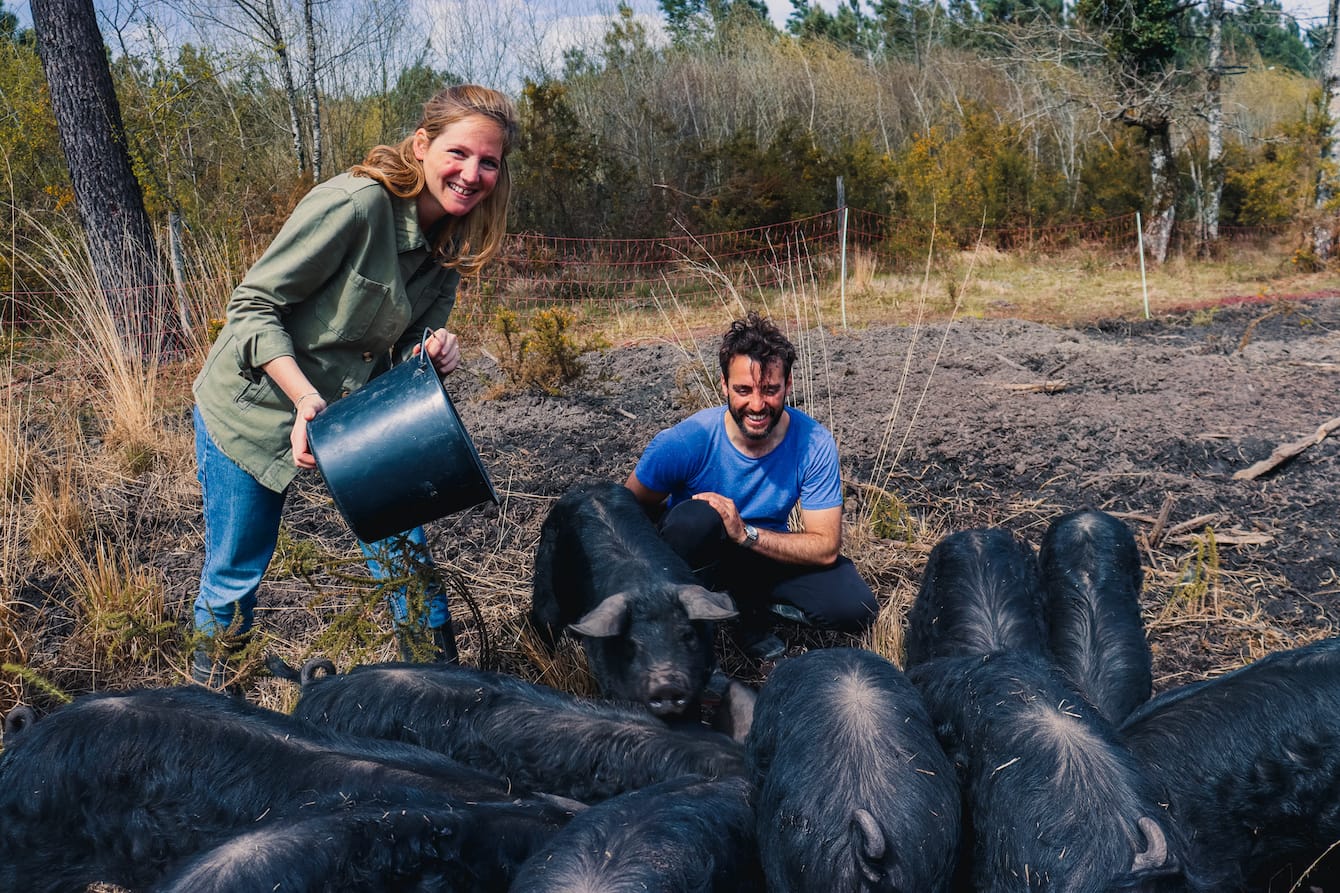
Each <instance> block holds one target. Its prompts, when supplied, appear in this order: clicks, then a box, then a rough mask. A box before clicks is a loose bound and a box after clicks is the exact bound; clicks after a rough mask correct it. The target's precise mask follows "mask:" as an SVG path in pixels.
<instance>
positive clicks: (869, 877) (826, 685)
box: [746, 648, 959, 893]
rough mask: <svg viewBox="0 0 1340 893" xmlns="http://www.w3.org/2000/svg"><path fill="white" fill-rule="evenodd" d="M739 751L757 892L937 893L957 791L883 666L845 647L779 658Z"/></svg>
mask: <svg viewBox="0 0 1340 893" xmlns="http://www.w3.org/2000/svg"><path fill="white" fill-rule="evenodd" d="M746 752H747V756H748V759H749V764H750V768H751V772H752V780H753V781H754V783H755V784H756V785H757V787H758V794H757V800H756V806H755V809H756V813H757V817H758V844H759V852H760V855H761V857H762V861H763V870H764V873H765V875H766V877H767V880H768V889H769V890H771V891H774V893H779V891H792V890H794V891H808V890H822V891H843V893H847V891H861V890H869V891H890V893H891V891H918V893H936V891H943V890H948V889H949V883H950V880H951V878H952V876H953V871H954V862H955V855H956V852H957V847H958V838H959V790H958V783H957V781H956V779H955V775H954V767H953V766H952V765H951V764H950V762H949V760H948V759H947V758H946V757H945V754H944V753H943V751H942V750H941V749H940V745H939V744H938V743H937V742H936V739H935V733H934V730H933V728H932V726H931V721H930V718H929V717H928V716H927V714H926V709H925V707H924V706H923V704H922V702H921V698H920V696H919V695H918V694H917V691H916V689H914V688H913V687H912V685H911V684H910V683H909V682H908V681H907V679H906V678H905V677H904V676H903V674H902V673H901V672H899V670H898V668H897V667H895V666H894V665H893V664H891V663H889V662H888V661H887V660H885V659H884V658H882V657H880V656H879V655H877V654H875V653H873V652H870V651H860V650H857V649H851V648H826V649H821V650H817V651H810V652H807V653H805V654H803V655H801V656H799V657H795V658H791V659H789V660H785V661H782V662H781V663H780V664H778V665H777V668H776V669H775V670H773V672H772V674H771V675H770V676H769V677H768V681H767V682H766V683H765V684H764V686H763V689H762V690H761V691H760V692H759V695H758V702H757V703H756V704H755V708H754V724H753V728H752V729H751V730H750V732H749V738H748V741H747V743H746Z"/></svg>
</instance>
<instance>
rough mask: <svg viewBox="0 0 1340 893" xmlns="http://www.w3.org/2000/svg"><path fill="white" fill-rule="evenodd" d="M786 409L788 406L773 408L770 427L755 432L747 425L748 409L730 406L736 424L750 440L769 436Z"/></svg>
mask: <svg viewBox="0 0 1340 893" xmlns="http://www.w3.org/2000/svg"><path fill="white" fill-rule="evenodd" d="M785 411H786V407H784V406H779V407H777V409H775V410H772V411H771V413H770V415H771V419H770V420H769V422H768V427H766V428H764V429H763V431H762V432H761V433H758V434H755V433H754V431H753V430H752V429H751V428H749V427H747V426H746V425H745V420H744V417H745V416H746V415H748V412H747V410H744V409H736V408H735V407H734V406H732V407H730V415H731V418H733V419H735V426H736V427H737V428H739V429H740V433H741V434H743V435H744V436H745V437H747V438H748V439H750V440H764V439H765V438H767V436H768V435H769V434H771V433H772V431H773V429H774V428H776V427H777V423H778V422H780V421H781V420H782V413H783V412H785Z"/></svg>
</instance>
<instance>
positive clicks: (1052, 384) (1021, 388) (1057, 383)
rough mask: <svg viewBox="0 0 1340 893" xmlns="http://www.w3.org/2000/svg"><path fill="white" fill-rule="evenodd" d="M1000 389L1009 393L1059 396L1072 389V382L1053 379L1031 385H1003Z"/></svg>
mask: <svg viewBox="0 0 1340 893" xmlns="http://www.w3.org/2000/svg"><path fill="white" fill-rule="evenodd" d="M1000 387H1002V388H1004V389H1005V390H1007V391H1018V392H1020V393H1042V394H1057V393H1060V392H1061V391H1064V390H1065V389H1066V388H1068V387H1070V382H1068V381H1066V380H1065V379H1064V378H1053V379H1050V380H1048V381H1038V382H1033V383H1031V384H1002V385H1000Z"/></svg>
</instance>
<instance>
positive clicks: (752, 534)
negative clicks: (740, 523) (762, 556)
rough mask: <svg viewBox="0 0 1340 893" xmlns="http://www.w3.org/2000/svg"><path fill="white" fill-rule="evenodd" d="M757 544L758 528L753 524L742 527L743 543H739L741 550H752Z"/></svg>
mask: <svg viewBox="0 0 1340 893" xmlns="http://www.w3.org/2000/svg"><path fill="white" fill-rule="evenodd" d="M757 544H758V528H757V527H755V526H754V525H753V524H746V525H744V541H743V542H741V543H740V547H741V548H743V549H752V548H754V546H756V545H757Z"/></svg>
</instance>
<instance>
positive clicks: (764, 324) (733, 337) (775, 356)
mask: <svg viewBox="0 0 1340 893" xmlns="http://www.w3.org/2000/svg"><path fill="white" fill-rule="evenodd" d="M737 356H746V357H749V359H751V360H754V361H755V362H757V363H758V365H759V368H760V369H766V368H767V367H768V365H769V364H770V363H774V362H780V363H781V364H782V376H783V377H784V378H790V377H791V364H792V363H794V362H795V361H796V349H795V347H793V346H792V345H791V342H790V341H789V340H788V339H787V337H786V336H785V335H783V334H782V332H781V330H780V329H778V328H777V326H776V325H774V324H773V321H772V320H770V319H768V318H767V317H764V316H761V315H760V314H759V312H758V311H757V310H750V311H749V312H748V313H747V314H745V317H744V319H737V320H735V321H734V322H733V323H731V324H730V328H729V329H728V330H726V334H725V335H724V336H722V338H721V350H720V352H719V353H718V355H717V359H718V360H720V362H721V377H722V378H729V377H730V361H731V359H733V358H734V357H737Z"/></svg>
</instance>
